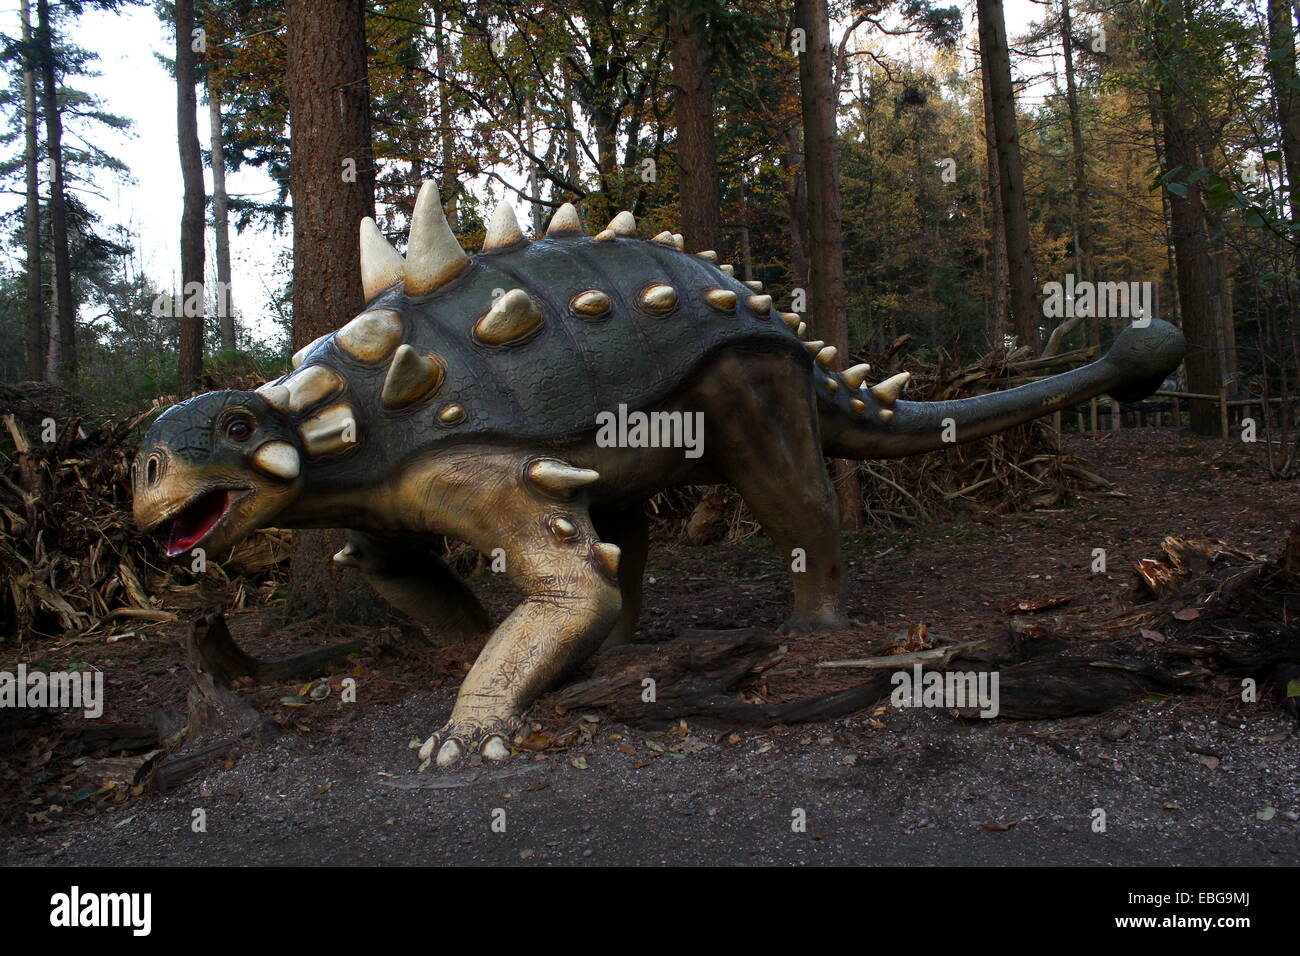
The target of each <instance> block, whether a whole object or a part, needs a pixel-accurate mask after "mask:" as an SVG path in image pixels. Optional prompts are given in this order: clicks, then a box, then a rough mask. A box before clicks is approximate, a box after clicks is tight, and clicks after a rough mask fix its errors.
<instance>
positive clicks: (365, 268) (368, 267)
mask: <svg viewBox="0 0 1300 956" xmlns="http://www.w3.org/2000/svg"><path fill="white" fill-rule="evenodd" d="M402 270H403V263H402V256H401V254H400V253H399V252H398V251H397V250H396V249H394V248H393V247H392V246H391V245H389V244H388V240H387V239H385V238H384V234H383V233H382V232H380V231H379V226H378V225H376V224H375V221H374V220H373V219H371V218H370V217H369V216H366V218H364V219H362V220H361V291H362V293H363V294H364V295H365V297H366V301H367V302H370V301H371V300H373V299H374V298H375V297H376V296H377V295H379V293H381V292H383V291H384V290H385V289H387V288H388V287H389V286H392V285H396V284H397V283H398V282H401V281H402Z"/></svg>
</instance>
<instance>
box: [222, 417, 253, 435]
mask: <svg viewBox="0 0 1300 956" xmlns="http://www.w3.org/2000/svg"><path fill="white" fill-rule="evenodd" d="M226 434H227V435H229V436H230V437H231V438H233V439H234V440H235V441H245V440H246V439H247V438H248V436H249V435H251V434H253V426H252V425H250V424H249V423H248V422H246V421H244V420H243V419H242V418H241V419H237V420H235V421H233V422H231V423H230V424H229V425H228V426H227V427H226Z"/></svg>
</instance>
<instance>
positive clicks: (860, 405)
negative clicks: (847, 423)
mask: <svg viewBox="0 0 1300 956" xmlns="http://www.w3.org/2000/svg"><path fill="white" fill-rule="evenodd" d="M849 404H850V405H851V406H852V407H853V410H854V411H855V412H857V413H858V414H859V415H861V414H862V413H863V412H865V411H866V410H867V403H866V402H864V401H863V400H862V399H860V398H851V399H849Z"/></svg>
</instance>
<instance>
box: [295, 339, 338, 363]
mask: <svg viewBox="0 0 1300 956" xmlns="http://www.w3.org/2000/svg"><path fill="white" fill-rule="evenodd" d="M333 334H334V333H333V332H326V333H325V334H324V335H318V336H316V338H314V339H312V340H311V341H310V342H308V343H307V344H306V345H304V346H303V347H302V348H300V349H299V350H298V351H296V352H294V353H293V358H291V359H289V364H290V365H292V366H293V367H294V368H297V367H298V366H300V365H301V364H302V363H303V362H305V361H307V356H308V355H310V354H311V350H312V349H314V348H315V347H316V346H317V345H319V344H320V343H321V342H324V341H325V340H326V339H327V338H329V337H330V336H331V335H333Z"/></svg>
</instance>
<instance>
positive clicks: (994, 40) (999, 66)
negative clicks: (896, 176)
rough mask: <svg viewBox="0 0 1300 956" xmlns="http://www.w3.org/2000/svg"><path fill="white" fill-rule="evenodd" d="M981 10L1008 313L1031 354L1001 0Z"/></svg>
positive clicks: (1034, 329)
mask: <svg viewBox="0 0 1300 956" xmlns="http://www.w3.org/2000/svg"><path fill="white" fill-rule="evenodd" d="M976 9H977V11H978V14H979V36H980V61H981V63H982V67H983V70H984V82H985V84H987V86H988V89H989V97H990V99H991V100H992V104H993V130H994V134H995V136H996V145H997V151H998V188H999V189H1000V190H1001V193H1002V211H1003V220H1004V222H1005V223H1006V234H1007V267H1008V272H1009V275H1010V278H1011V315H1012V318H1013V319H1014V321H1015V327H1016V335H1017V336H1019V338H1020V344H1021V345H1027V346H1029V347H1030V348H1031V349H1033V350H1034V351H1035V352H1037V351H1038V349H1039V347H1040V345H1041V339H1040V337H1039V331H1038V327H1039V322H1040V318H1041V316H1040V315H1039V308H1038V294H1037V289H1036V285H1035V276H1034V260H1033V253H1032V250H1031V249H1030V247H1029V217H1028V214H1027V213H1026V211H1025V176H1024V170H1023V168H1022V166H1021V159H1020V132H1019V130H1018V129H1017V127H1016V101H1015V94H1014V90H1013V89H1012V86H1011V54H1010V50H1009V49H1008V48H1007V27H1006V22H1005V20H1004V19H1003V15H1002V0H976Z"/></svg>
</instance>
